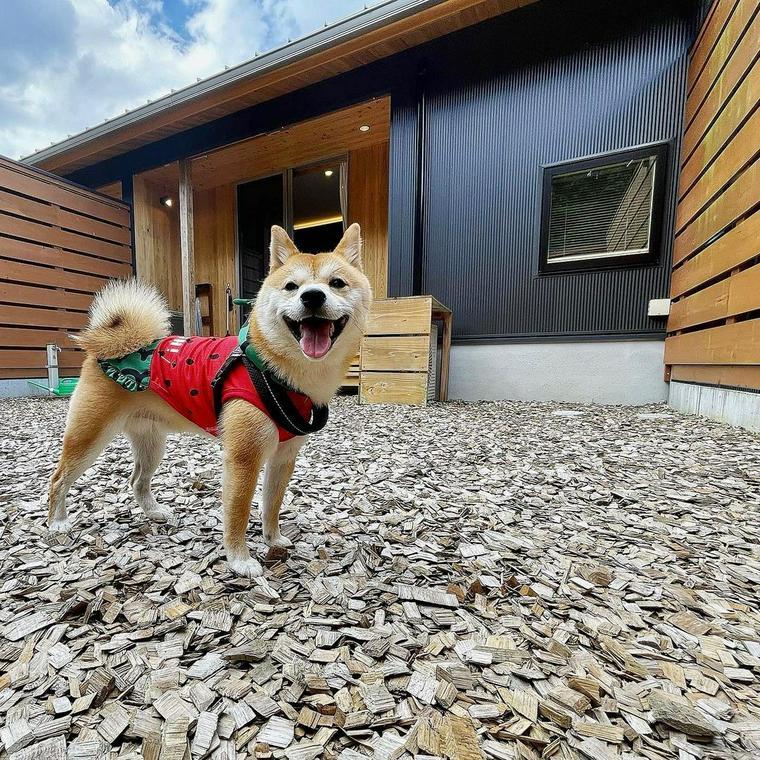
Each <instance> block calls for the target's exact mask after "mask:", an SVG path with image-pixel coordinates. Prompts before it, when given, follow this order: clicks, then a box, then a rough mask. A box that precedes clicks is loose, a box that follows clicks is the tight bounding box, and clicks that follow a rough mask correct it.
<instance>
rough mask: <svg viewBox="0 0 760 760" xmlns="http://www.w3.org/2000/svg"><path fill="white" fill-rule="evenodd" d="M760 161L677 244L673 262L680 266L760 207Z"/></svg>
mask: <svg viewBox="0 0 760 760" xmlns="http://www.w3.org/2000/svg"><path fill="white" fill-rule="evenodd" d="M758 183H760V161H755V162H754V163H753V164H752V165H751V166H749V167H748V168H747V169H745V170H744V171H743V172H742V174H741V175H740V176H739V177H738V178H737V179H736V181H735V182H734V183H733V184H732V185H730V186H729V187H728V188H727V189H726V190H725V191H724V192H723V193H721V195H719V196H718V197H717V198H716V199H715V200H714V201H713V202H712V203H711V204H710V205H709V206H708V207H707V208H706V209H705V210H704V211H703V212H702V213H701V214H700V215H699V216H698V217H697V218H696V219H695V220H694V221H693V222H691V224H689V225H688V226H687V227H686V228H685V229H684V230H683V231H682V232H681V233H680V234H679V235H678V236H677V237H676V240H675V245H674V247H673V262H674V263H678V262H679V261H681V260H683V259H685V258H686V257H687V256H689V255H690V254H692V253H693V252H694V251H695V250H697V248H699V247H700V246H702V245H704V244H705V243H706V242H707V241H708V240H710V238H712V237H713V236H714V235H716V234H717V233H718V232H720V231H722V230H724V229H726V227H728V226H729V225H730V224H731V223H733V222H734V221H736V220H737V219H740V218H741V217H742V216H744V215H745V214H746V213H747V212H748V211H749V210H750V209H751V208H752V207H753V206H754V205H755V204H756V203H757V187H758Z"/></svg>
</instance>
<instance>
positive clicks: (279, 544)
mask: <svg viewBox="0 0 760 760" xmlns="http://www.w3.org/2000/svg"><path fill="white" fill-rule="evenodd" d="M264 541H266V544H267V546H271V547H272V548H273V549H292V548H293V542H292V541H291V540H290V539H289V538H286V537H285V536H283V535H282V533H280V532H279V531H277V533H275V534H274V535H272V536H271V537H269V536H264Z"/></svg>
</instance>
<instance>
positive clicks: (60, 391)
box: [29, 377, 79, 396]
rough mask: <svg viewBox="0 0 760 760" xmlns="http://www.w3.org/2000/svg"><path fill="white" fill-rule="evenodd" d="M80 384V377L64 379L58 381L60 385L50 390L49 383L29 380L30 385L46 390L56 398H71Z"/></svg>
mask: <svg viewBox="0 0 760 760" xmlns="http://www.w3.org/2000/svg"><path fill="white" fill-rule="evenodd" d="M78 382H79V378H78V377H63V378H61V379H60V380H59V381H58V385H57V386H56V387H55V388H48V386H47V383H37V382H35V381H34V380H29V385H34V386H35V387H36V388H44V389H45V390H46V391H49V392H50V393H52V394H53V395H54V396H70V395H71V394H72V393H73V392H74V389H75V388H76V387H77V383H78Z"/></svg>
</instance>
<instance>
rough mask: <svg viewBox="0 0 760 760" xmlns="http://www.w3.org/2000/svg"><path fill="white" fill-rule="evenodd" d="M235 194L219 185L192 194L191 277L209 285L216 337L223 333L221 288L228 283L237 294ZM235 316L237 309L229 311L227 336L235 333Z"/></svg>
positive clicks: (224, 313) (224, 302)
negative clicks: (193, 246)
mask: <svg viewBox="0 0 760 760" xmlns="http://www.w3.org/2000/svg"><path fill="white" fill-rule="evenodd" d="M235 193H236V188H235V186H234V185H223V186H221V187H216V188H214V189H213V190H203V191H196V192H195V193H194V194H193V220H194V226H195V235H194V243H195V250H194V253H195V277H196V280H197V281H198V282H208V283H210V284H211V288H212V294H213V302H214V325H215V328H216V334H217V335H223V334H224V332H225V330H226V323H227V297H226V295H225V289H226V287H227V285H228V284H229V285H230V286H231V288H232V291H233V293H235V292H236V291H237V269H236V267H235V245H236V242H237V227H236V224H235ZM238 313H239V312H238V310H237V309H233V310H232V311H231V312H230V333H231V334H234V333H236V332H237V329H238V328H237V316H238Z"/></svg>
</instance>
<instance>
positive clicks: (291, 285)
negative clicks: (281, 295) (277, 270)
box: [283, 282, 298, 290]
mask: <svg viewBox="0 0 760 760" xmlns="http://www.w3.org/2000/svg"><path fill="white" fill-rule="evenodd" d="M283 290H298V285H296V284H295V283H294V282H286V283H285V287H284V288H283Z"/></svg>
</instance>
